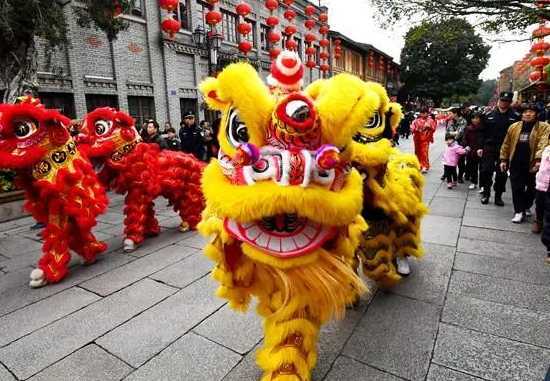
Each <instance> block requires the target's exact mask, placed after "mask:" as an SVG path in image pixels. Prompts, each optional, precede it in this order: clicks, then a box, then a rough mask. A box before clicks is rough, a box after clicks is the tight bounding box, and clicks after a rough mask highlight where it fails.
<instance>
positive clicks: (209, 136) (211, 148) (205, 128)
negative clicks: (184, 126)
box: [200, 120, 219, 162]
mask: <svg viewBox="0 0 550 381" xmlns="http://www.w3.org/2000/svg"><path fill="white" fill-rule="evenodd" d="M200 127H201V136H202V141H203V143H204V152H203V158H202V160H203V161H206V162H209V161H210V159H211V158H213V157H214V158H216V157H218V148H219V146H218V144H217V136H216V135H214V129H213V128H212V127H211V126H210V124H209V123H208V122H207V121H206V120H203V121H202V122H201V123H200Z"/></svg>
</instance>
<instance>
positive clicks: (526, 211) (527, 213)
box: [525, 209, 533, 217]
mask: <svg viewBox="0 0 550 381" xmlns="http://www.w3.org/2000/svg"><path fill="white" fill-rule="evenodd" d="M532 215H533V213H532V212H531V209H526V210H525V217H531V216H532Z"/></svg>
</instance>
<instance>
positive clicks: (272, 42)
mask: <svg viewBox="0 0 550 381" xmlns="http://www.w3.org/2000/svg"><path fill="white" fill-rule="evenodd" d="M265 7H266V8H267V10H268V11H269V17H268V18H267V20H266V23H267V26H268V27H269V31H268V32H267V42H268V45H269V56H270V57H271V59H272V60H275V59H276V58H277V56H279V54H280V53H281V49H280V48H278V47H277V43H278V42H279V41H280V40H281V34H280V33H279V32H278V31H277V25H279V18H278V17H277V16H276V15H275V12H276V11H277V10H278V9H279V1H278V0H265Z"/></svg>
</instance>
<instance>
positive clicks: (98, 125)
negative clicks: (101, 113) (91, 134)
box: [95, 120, 111, 136]
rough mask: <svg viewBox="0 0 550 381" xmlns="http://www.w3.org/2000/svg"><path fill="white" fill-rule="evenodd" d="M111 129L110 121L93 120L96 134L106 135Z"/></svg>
mask: <svg viewBox="0 0 550 381" xmlns="http://www.w3.org/2000/svg"><path fill="white" fill-rule="evenodd" d="M110 130H111V122H108V121H106V120H98V121H97V122H95V134H96V135H97V136H103V135H107V134H108V133H109V131H110Z"/></svg>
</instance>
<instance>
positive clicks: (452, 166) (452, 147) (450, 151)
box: [443, 132, 470, 189]
mask: <svg viewBox="0 0 550 381" xmlns="http://www.w3.org/2000/svg"><path fill="white" fill-rule="evenodd" d="M445 141H446V142H447V147H446V148H445V153H444V154H443V165H444V168H445V179H446V180H447V188H449V189H453V188H454V187H456V185H457V181H458V174H457V172H456V167H457V165H458V161H459V160H460V157H461V156H464V155H465V154H466V153H467V152H469V151H470V148H469V147H466V148H463V147H462V146H461V145H459V144H458V143H457V142H456V140H455V136H454V135H453V134H452V133H449V132H447V133H446V134H445Z"/></svg>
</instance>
